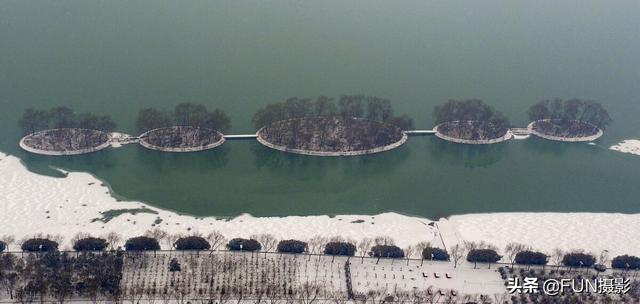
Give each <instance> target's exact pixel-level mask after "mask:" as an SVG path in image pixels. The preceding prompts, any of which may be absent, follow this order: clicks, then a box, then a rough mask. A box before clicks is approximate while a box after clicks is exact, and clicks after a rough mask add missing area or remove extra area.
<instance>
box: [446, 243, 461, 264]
mask: <svg viewBox="0 0 640 304" xmlns="http://www.w3.org/2000/svg"><path fill="white" fill-rule="evenodd" d="M449 251H450V252H451V259H453V268H457V267H458V262H459V261H460V259H462V257H463V256H464V253H465V248H463V247H462V246H460V245H458V244H456V245H455V246H452V247H451V248H450V249H449Z"/></svg>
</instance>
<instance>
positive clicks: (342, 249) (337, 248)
mask: <svg viewBox="0 0 640 304" xmlns="http://www.w3.org/2000/svg"><path fill="white" fill-rule="evenodd" d="M355 253H356V246H355V245H353V244H351V243H345V242H329V243H327V244H326V245H325V246H324V254H328V255H344V256H353V255H354V254H355Z"/></svg>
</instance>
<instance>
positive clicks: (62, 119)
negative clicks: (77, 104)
mask: <svg viewBox="0 0 640 304" xmlns="http://www.w3.org/2000/svg"><path fill="white" fill-rule="evenodd" d="M49 116H50V120H51V127H52V128H54V129H61V128H73V127H75V126H76V114H75V113H74V112H73V110H72V109H70V108H68V107H64V106H61V107H54V108H51V109H49Z"/></svg>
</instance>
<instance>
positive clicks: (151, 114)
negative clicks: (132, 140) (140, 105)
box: [136, 108, 171, 134]
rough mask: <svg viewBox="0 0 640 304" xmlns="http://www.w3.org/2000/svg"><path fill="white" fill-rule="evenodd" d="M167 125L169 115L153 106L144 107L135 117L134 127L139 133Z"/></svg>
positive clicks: (169, 124)
mask: <svg viewBox="0 0 640 304" xmlns="http://www.w3.org/2000/svg"><path fill="white" fill-rule="evenodd" d="M169 126H171V116H170V115H169V114H168V113H166V112H162V111H160V110H158V109H155V108H144V109H142V110H140V111H139V112H138V116H137V117H136V129H137V130H138V133H140V134H142V133H144V132H147V131H149V130H153V129H158V128H164V127H169Z"/></svg>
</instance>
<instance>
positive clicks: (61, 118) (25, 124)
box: [18, 107, 116, 134]
mask: <svg viewBox="0 0 640 304" xmlns="http://www.w3.org/2000/svg"><path fill="white" fill-rule="evenodd" d="M18 126H19V127H20V129H22V132H23V134H30V133H35V132H37V131H42V130H46V129H61V128H81V129H90V130H98V131H103V132H110V131H113V130H114V129H115V128H116V123H115V122H114V121H113V119H111V117H110V116H106V115H95V114H92V113H80V114H77V113H75V111H74V110H73V109H71V108H68V107H54V108H51V109H49V110H39V109H33V108H28V109H26V110H25V111H24V112H23V113H22V117H20V119H19V120H18Z"/></svg>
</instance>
